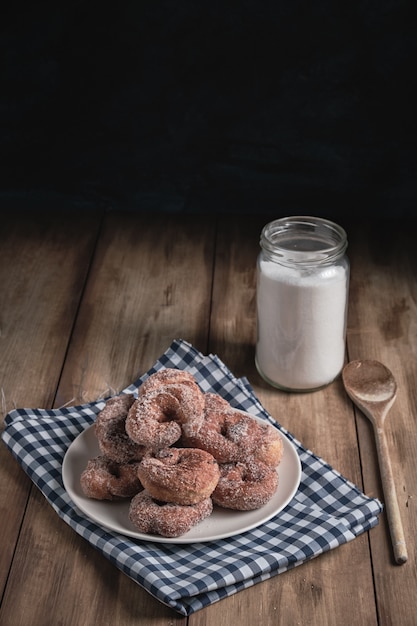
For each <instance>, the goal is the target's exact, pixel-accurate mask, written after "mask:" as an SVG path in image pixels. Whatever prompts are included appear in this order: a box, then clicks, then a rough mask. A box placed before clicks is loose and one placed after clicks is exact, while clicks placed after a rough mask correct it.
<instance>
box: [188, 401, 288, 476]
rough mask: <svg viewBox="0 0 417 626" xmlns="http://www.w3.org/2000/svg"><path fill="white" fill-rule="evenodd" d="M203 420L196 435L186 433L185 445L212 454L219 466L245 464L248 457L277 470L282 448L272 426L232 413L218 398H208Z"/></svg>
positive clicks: (279, 438) (195, 431)
mask: <svg viewBox="0 0 417 626" xmlns="http://www.w3.org/2000/svg"><path fill="white" fill-rule="evenodd" d="M205 397H206V400H205V410H204V420H203V422H202V424H201V426H200V427H199V428H198V429H194V431H190V430H188V431H187V430H185V429H183V438H182V442H183V445H185V446H189V447H193V448H200V449H202V450H206V451H207V452H210V454H212V455H213V456H214V458H215V459H216V461H218V463H230V462H234V461H240V460H245V459H246V457H247V456H248V455H250V456H254V457H256V458H258V459H259V460H261V461H263V462H264V463H267V465H271V466H272V467H276V466H277V465H278V464H279V463H280V461H281V458H282V453H283V444H282V439H281V436H280V434H279V432H278V431H277V430H276V429H275V428H274V427H273V426H272V425H271V424H266V423H265V424H261V423H260V422H258V421H257V420H255V418H253V417H252V416H250V415H248V414H245V413H243V412H241V411H238V410H236V409H233V408H232V407H231V406H230V404H229V403H228V402H227V401H226V400H224V399H223V398H221V397H220V396H218V395H217V394H212V393H206V394H205Z"/></svg>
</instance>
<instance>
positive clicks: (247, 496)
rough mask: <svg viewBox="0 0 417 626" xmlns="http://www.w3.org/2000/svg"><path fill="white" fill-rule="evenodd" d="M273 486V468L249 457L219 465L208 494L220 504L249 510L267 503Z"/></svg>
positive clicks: (274, 481)
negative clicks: (214, 483) (216, 477)
mask: <svg viewBox="0 0 417 626" xmlns="http://www.w3.org/2000/svg"><path fill="white" fill-rule="evenodd" d="M277 487H278V474H277V472H276V470H275V469H273V468H272V467H269V466H268V465H266V464H265V463H262V461H258V460H256V459H253V458H252V459H248V460H246V461H245V462H240V461H239V462H237V463H225V464H223V465H220V479H219V481H218V483H217V486H216V489H215V490H214V491H213V493H212V496H211V497H212V499H213V502H214V503H215V504H217V505H219V506H222V507H223V508H226V509H234V510H238V511H252V510H254V509H259V508H260V507H261V506H264V505H265V504H267V502H269V500H270V499H271V498H272V496H273V495H274V493H275V492H276V490H277Z"/></svg>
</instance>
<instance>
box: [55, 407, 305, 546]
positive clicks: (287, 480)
mask: <svg viewBox="0 0 417 626" xmlns="http://www.w3.org/2000/svg"><path fill="white" fill-rule="evenodd" d="M251 417H254V416H253V415H252V416H251ZM254 419H257V420H258V421H259V422H261V423H265V421H264V420H260V419H259V418H257V417H255V418H254ZM281 437H282V440H283V444H284V454H283V458H282V461H281V463H280V465H279V467H278V468H277V472H278V476H279V485H278V489H277V491H276V493H275V494H274V495H273V496H272V498H271V500H270V501H269V502H268V503H267V504H265V506H263V507H261V508H260V509H256V510H255V511H243V512H242V511H232V510H229V509H223V508H221V507H217V506H215V507H214V509H213V513H212V514H211V515H210V517H208V518H206V519H205V520H203V521H202V522H200V523H199V524H197V526H194V528H192V529H191V530H189V531H188V532H187V533H185V534H184V535H181V536H180V537H174V538H167V537H160V536H159V535H150V534H146V533H140V532H137V530H135V527H134V526H133V524H132V523H131V522H130V520H129V517H128V511H129V503H130V501H129V500H122V501H117V502H112V501H109V500H93V499H91V498H87V497H86V496H85V495H84V494H83V492H82V489H81V486H80V476H81V473H82V472H83V470H84V469H85V467H86V465H87V462H88V460H89V459H91V458H93V457H95V456H98V455H99V454H100V450H99V447H98V443H97V439H96V435H95V432H94V426H90V427H89V428H87V429H86V430H84V431H83V432H82V433H81V434H80V435H78V437H77V438H76V439H75V440H74V441H73V442H72V444H71V445H70V447H69V448H68V450H67V452H66V455H65V458H64V462H63V464H62V480H63V482H64V487H65V489H66V491H67V493H68V495H69V496H70V498H71V500H72V501H73V502H74V504H75V505H76V506H77V507H78V508H79V509H80V510H81V511H82V512H83V513H84V514H85V515H87V516H88V517H89V518H90V519H91V520H93V521H94V522H97V524H99V525H100V526H103V527H104V528H106V529H108V530H111V531H114V532H117V533H121V534H122V535H126V536H128V537H133V538H135V539H141V540H145V541H156V542H160V543H174V544H179V543H197V542H205V541H217V540H218V539H224V538H226V537H233V536H234V535H239V534H240V533H243V532H246V531H248V530H251V529H252V528H256V526H260V524H263V523H264V522H266V521H268V520H269V519H271V518H272V517H274V515H277V514H278V513H279V512H280V511H282V509H283V508H285V507H286V506H287V504H288V503H289V502H290V500H292V498H293V497H294V495H295V493H296V491H297V489H298V486H299V484H300V480H301V463H300V459H299V457H298V454H297V451H296V450H295V448H294V446H293V444H292V443H291V441H290V440H289V439H288V438H287V437H285V435H283V434H282V433H281Z"/></svg>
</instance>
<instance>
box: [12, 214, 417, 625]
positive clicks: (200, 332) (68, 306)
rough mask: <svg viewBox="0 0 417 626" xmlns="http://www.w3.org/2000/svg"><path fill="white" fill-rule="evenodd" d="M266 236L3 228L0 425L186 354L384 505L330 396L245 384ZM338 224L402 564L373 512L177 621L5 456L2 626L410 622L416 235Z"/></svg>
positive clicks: (366, 432)
mask: <svg viewBox="0 0 417 626" xmlns="http://www.w3.org/2000/svg"><path fill="white" fill-rule="evenodd" d="M270 219H271V217H270V216H269V217H268V216H267V217H262V216H259V215H258V216H248V217H246V216H245V217H243V216H232V215H230V216H217V217H216V216H214V215H211V216H198V217H197V216H196V215H193V214H183V213H178V214H170V213H165V214H164V213H161V214H149V213H146V214H141V213H122V212H111V211H109V212H102V211H99V210H98V211H97V212H90V213H82V212H80V213H77V212H76V211H72V212H63V211H59V210H57V211H56V212H54V213H47V212H40V211H36V212H27V213H23V212H10V214H9V215H3V217H2V223H1V228H0V294H1V306H0V357H1V358H0V387H1V412H2V416H3V417H4V416H5V415H6V413H7V412H8V411H10V410H11V409H13V408H15V407H43V408H52V407H59V406H62V405H64V404H80V403H84V402H87V401H90V400H95V399H97V398H99V397H103V396H105V395H107V394H108V393H109V392H111V393H113V392H117V391H120V390H121V389H123V388H124V387H126V386H127V385H128V384H129V383H130V382H132V381H133V380H134V379H136V378H137V377H138V376H139V375H141V374H142V373H144V372H145V371H146V370H147V369H148V368H149V367H150V366H151V365H152V364H153V363H154V361H155V360H156V359H157V358H158V357H159V356H160V355H161V354H162V353H163V352H164V351H165V350H166V349H167V347H168V346H169V345H170V344H171V342H172V340H173V339H176V338H182V339H185V340H187V341H189V342H190V343H192V344H193V345H194V346H195V347H196V348H197V349H198V350H200V351H202V352H203V353H206V354H207V353H210V352H213V353H217V354H218V355H219V357H220V358H221V359H222V360H223V361H224V362H225V363H226V364H227V365H228V366H229V368H230V369H231V370H232V371H233V372H234V373H235V375H237V376H247V378H248V379H249V381H250V383H251V384H252V386H253V387H254V389H255V392H256V393H257V394H258V396H259V397H260V398H261V400H262V402H263V404H264V406H265V407H266V408H267V410H268V411H269V412H270V413H271V414H272V415H273V416H275V417H276V418H277V419H278V420H279V421H280V422H281V423H282V425H283V426H285V427H286V428H288V430H290V432H292V433H294V434H295V435H296V437H297V438H298V439H299V440H300V441H301V442H302V443H303V444H304V446H305V447H307V448H310V449H311V450H313V451H314V452H316V453H317V454H318V455H320V456H322V457H323V458H324V459H326V460H327V461H328V462H329V463H330V464H331V465H332V466H333V467H334V468H335V469H337V470H339V471H340V472H341V473H342V474H343V475H344V476H346V477H347V478H348V479H350V480H351V481H353V482H354V483H356V484H357V485H358V486H359V487H360V488H361V489H362V490H363V491H364V492H365V493H366V494H368V495H371V496H376V497H379V498H380V499H381V500H382V501H383V493H382V488H381V483H380V479H379V471H378V464H377V460H376V450H375V444H374V437H373V433H372V429H371V426H370V424H369V423H368V421H367V420H366V418H365V417H363V415H362V414H361V413H358V412H357V411H355V410H354V408H353V406H352V403H351V402H350V400H349V399H348V398H347V396H346V394H345V392H344V390H343V387H342V383H341V380H340V379H339V380H337V381H336V382H334V383H333V384H331V385H329V386H328V387H326V388H325V389H323V390H321V391H317V392H314V393H306V394H286V393H283V392H279V391H277V390H275V389H272V388H270V387H268V386H267V385H266V384H265V383H264V382H263V381H262V380H261V379H260V377H259V375H258V374H257V372H256V369H255V366H254V343H255V334H256V317H255V262H256V257H257V254H258V250H259V247H258V240H259V233H260V230H261V227H262V226H263V225H264V224H265V223H266V222H267V221H270ZM339 221H340V220H339ZM340 222H341V223H342V225H343V226H344V227H345V228H346V230H347V232H348V238H349V250H348V251H349V256H350V260H351V285H350V307H349V320H348V332H347V357H348V359H349V360H352V359H357V358H375V359H378V360H380V361H382V362H384V363H385V364H386V365H387V366H388V367H389V368H390V369H391V370H392V371H393V373H394V374H395V376H396V378H397V381H398V385H399V392H398V398H397V400H396V403H395V404H394V407H393V409H392V412H391V414H390V417H389V419H388V423H387V437H388V442H389V446H390V449H391V455H392V462H393V468H394V474H395V482H396V486H397V493H398V499H399V505H400V510H401V516H402V520H403V524H404V529H405V535H406V540H407V547H408V553H409V560H408V562H407V563H406V564H404V565H401V566H398V565H395V564H394V560H393V555H392V550H391V544H390V537H389V532H388V527H387V521H386V514H385V512H384V513H383V514H382V515H381V517H380V524H379V525H378V526H377V527H376V528H374V529H372V530H371V531H370V532H369V533H365V534H363V535H361V536H360V537H358V538H357V539H355V540H354V541H352V542H350V543H348V544H346V545H344V546H342V547H339V548H337V549H334V550H331V551H330V552H328V553H326V554H324V555H322V556H320V557H318V558H316V559H314V560H313V561H310V562H308V563H305V564H304V565H302V566H300V567H298V568H296V569H295V570H292V571H289V572H287V573H285V574H281V575H279V576H276V577H274V578H272V579H270V580H268V581H266V582H263V583H260V584H258V585H256V586H255V587H253V588H251V589H248V590H246V591H242V592H240V593H238V594H235V595H234V596H232V597H230V598H228V599H225V600H222V601H220V602H218V603H216V604H214V605H211V606H210V607H208V608H206V609H203V610H201V611H199V612H197V613H195V614H194V615H192V616H191V617H189V618H185V617H182V616H180V615H179V614H177V613H175V612H174V611H172V610H170V609H168V608H167V607H165V606H163V605H162V604H160V603H159V602H158V601H157V600H155V599H154V598H153V597H152V596H150V595H148V593H147V592H145V591H144V590H143V589H141V588H140V587H139V586H138V585H136V584H135V583H134V582H132V581H131V580H130V579H129V578H128V577H126V576H125V575H124V574H122V573H120V572H119V571H118V570H117V569H116V568H115V567H114V566H113V565H111V564H110V562H108V561H107V559H105V558H103V557H102V556H101V555H100V554H98V553H97V551H95V550H94V549H93V548H91V547H90V545H89V544H87V542H86V541H84V540H83V539H81V538H80V537H79V536H78V535H77V534H76V533H75V532H74V531H73V530H72V529H71V528H70V527H69V526H67V525H66V524H65V523H64V522H63V521H61V520H60V518H59V517H58V516H57V515H56V514H55V512H54V511H53V510H52V507H51V506H50V505H49V504H48V503H47V502H46V500H45V499H44V498H43V496H42V495H41V494H40V492H39V491H38V490H37V488H35V487H34V486H33V485H32V484H31V482H30V480H29V479H28V478H27V476H26V475H25V474H24V472H23V470H22V469H21V467H20V466H19V465H18V463H17V462H16V461H15V460H14V459H13V457H12V456H11V454H10V453H9V451H8V450H7V449H6V448H5V446H4V445H3V444H2V445H1V446H0V459H1V475H0V485H1V492H0V498H1V499H0V507H1V509H0V510H1V550H0V585H1V591H2V604H1V609H0V624H4V625H5V626H9V625H10V626H11V625H12V624H13V626H18V625H22V626H37V625H39V626H45V625H49V624H50V625H54V626H55V625H57V624H60V625H75V624H76V625H77V626H83V625H93V624H100V625H101V626H104V625H106V624H109V625H110V624H111V625H114V624H120V625H123V626H128V625H129V624H132V625H133V624H135V626H139V625H143V626H145V625H146V626H148V625H149V624H153V625H154V626H168V625H173V624H184V625H185V624H189V625H190V626H203V625H205V626H210V625H213V626H221V625H223V624H224V625H229V624H233V623H239V625H240V626H253V625H254V624H262V626H267V625H271V626H272V625H274V626H276V625H277V624H283V625H286V626H287V625H293V624H294V625H295V624H302V625H307V624H312V625H316V624H317V625H320V626H323V625H326V624H328V625H331V626H334V625H339V624H350V623H355V624H358V625H359V624H364V625H366V626H370V625H372V624H379V625H401V626H403V625H404V626H405V625H411V624H413V625H415V624H416V623H417V617H416V614H417V611H416V609H417V601H416V592H417V582H416V581H417V571H416V556H415V541H414V540H415V537H416V534H417V519H416V513H415V511H416V505H417V495H416V485H417V470H416V462H415V458H416V452H417V427H416V417H417V401H416V398H417V393H416V390H417V252H416V232H417V230H416V226H417V223H416V222H415V221H413V220H409V221H408V222H406V223H402V222H401V223H400V222H398V223H397V221H396V220H386V221H384V220H379V221H378V220H374V221H373V222H372V221H370V222H363V223H354V222H349V220H343V221H340Z"/></svg>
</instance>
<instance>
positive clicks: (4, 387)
mask: <svg viewBox="0 0 417 626" xmlns="http://www.w3.org/2000/svg"><path fill="white" fill-rule="evenodd" d="M99 217H100V216H98V215H97V214H95V215H89V216H87V217H85V216H82V215H81V214H78V213H75V214H74V213H60V212H59V211H58V212H56V213H53V214H50V213H37V214H36V215H34V214H32V213H31V212H13V213H3V215H2V225H1V229H0V293H1V307H0V350H1V355H0V385H1V389H0V392H1V423H2V424H3V419H4V416H5V415H6V413H7V412H8V411H10V410H11V409H13V408H16V407H24V406H34V407H37V406H39V407H51V406H52V403H53V399H54V396H55V393H56V388H57V385H58V381H59V375H60V371H61V368H62V364H63V362H64V358H65V352H66V349H67V343H68V340H69V336H70V333H71V329H72V325H73V322H74V318H75V315H76V311H77V306H78V301H79V298H80V294H81V292H82V289H83V286H84V281H85V278H86V274H87V271H88V267H89V262H90V256H91V254H92V251H93V249H94V245H95V240H96V236H97V231H98V227H99V223H100V219H99ZM30 485H31V483H30V481H29V479H27V478H26V475H25V474H24V473H23V471H22V469H21V468H20V466H19V465H18V463H17V462H15V461H14V459H13V458H12V456H11V455H10V453H9V452H8V450H7V449H6V448H5V447H4V446H3V445H2V446H0V486H1V490H0V494H1V495H0V511H1V519H2V549H1V550H0V589H3V587H4V584H5V581H6V579H7V576H8V572H9V567H10V563H11V560H12V558H13V552H14V548H15V543H16V540H17V536H18V533H19V528H20V524H21V520H22V517H23V514H24V510H25V505H26V501H27V497H28V492H29V489H30ZM10 502H13V507H11V506H10Z"/></svg>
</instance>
